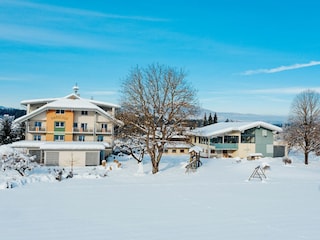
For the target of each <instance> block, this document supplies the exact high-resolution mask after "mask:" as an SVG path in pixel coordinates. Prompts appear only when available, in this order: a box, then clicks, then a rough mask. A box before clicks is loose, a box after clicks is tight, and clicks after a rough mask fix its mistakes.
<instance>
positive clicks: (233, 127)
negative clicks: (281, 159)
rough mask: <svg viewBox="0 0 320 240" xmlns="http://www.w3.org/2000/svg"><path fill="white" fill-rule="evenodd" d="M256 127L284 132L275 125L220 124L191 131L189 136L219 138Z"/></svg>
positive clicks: (262, 123) (261, 123)
mask: <svg viewBox="0 0 320 240" xmlns="http://www.w3.org/2000/svg"><path fill="white" fill-rule="evenodd" d="M255 127H258V128H259V127H263V128H266V129H269V130H271V131H276V132H282V128H280V127H277V126H275V125H273V124H270V123H266V122H261V121H257V122H220V123H216V124H211V125H208V126H205V127H201V128H196V129H194V130H191V131H190V132H189V133H188V134H190V135H194V136H202V137H209V136H218V135H221V134H225V133H229V132H232V131H240V132H242V131H245V130H247V129H251V128H255Z"/></svg>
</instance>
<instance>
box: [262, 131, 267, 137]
mask: <svg viewBox="0 0 320 240" xmlns="http://www.w3.org/2000/svg"><path fill="white" fill-rule="evenodd" d="M261 132H262V137H267V136H268V131H267V130H265V129H262V131H261Z"/></svg>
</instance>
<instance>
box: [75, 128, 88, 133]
mask: <svg viewBox="0 0 320 240" xmlns="http://www.w3.org/2000/svg"><path fill="white" fill-rule="evenodd" d="M73 132H75V133H93V129H92V128H73Z"/></svg>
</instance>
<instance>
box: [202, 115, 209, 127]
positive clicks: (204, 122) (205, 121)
mask: <svg viewBox="0 0 320 240" xmlns="http://www.w3.org/2000/svg"><path fill="white" fill-rule="evenodd" d="M207 125H208V120H207V114H206V113H204V118H203V126H207Z"/></svg>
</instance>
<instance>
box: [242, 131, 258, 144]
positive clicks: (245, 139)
mask: <svg viewBox="0 0 320 240" xmlns="http://www.w3.org/2000/svg"><path fill="white" fill-rule="evenodd" d="M255 141H256V140H255V129H254V128H252V129H247V130H245V131H244V132H243V133H241V143H255Z"/></svg>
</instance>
